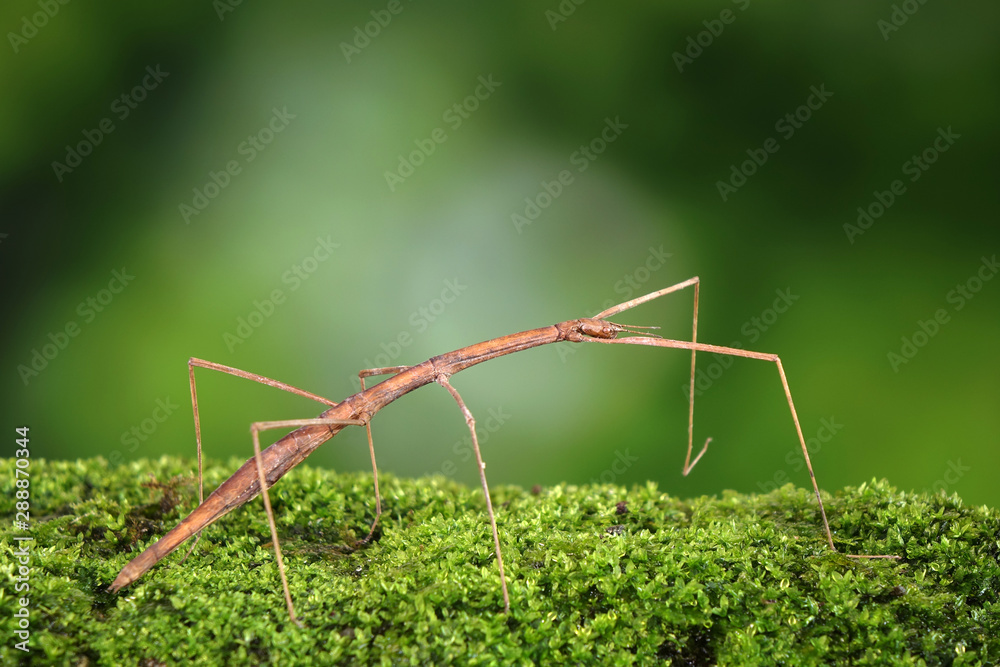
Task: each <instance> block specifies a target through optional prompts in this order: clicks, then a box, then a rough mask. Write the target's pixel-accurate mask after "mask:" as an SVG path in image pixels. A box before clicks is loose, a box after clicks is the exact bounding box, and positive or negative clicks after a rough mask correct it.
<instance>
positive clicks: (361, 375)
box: [357, 366, 410, 545]
mask: <svg viewBox="0 0 1000 667" xmlns="http://www.w3.org/2000/svg"><path fill="white" fill-rule="evenodd" d="M409 368H410V366H386V367H384V368H365V369H363V370H360V371H358V379H359V380H361V391H364V390H365V389H366V387H365V378H366V377H372V376H373V375H388V374H390V373H400V372H402V371H405V370H408V369H409ZM365 431H366V432H367V433H368V451H369V452H370V453H371V456H372V477H374V478H375V520H374V521H372V528H371V530H369V531H368V537H366V538H365V539H363V540H358V542H357V544H358V545H364V544H367V543H368V542H369V540H371V539H372V535H374V534H375V527H376V526H377V525H378V520H379V517H381V516H382V496H381V495H380V494H379V491H378V465H376V464H375V445H374V444H373V443H372V427H371V424H369V423H367V422H366V423H365Z"/></svg>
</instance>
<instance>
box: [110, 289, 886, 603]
mask: <svg viewBox="0 0 1000 667" xmlns="http://www.w3.org/2000/svg"><path fill="white" fill-rule="evenodd" d="M690 286H694V326H693V331H692V340H691V341H678V340H669V339H664V338H659V337H655V336H650V335H648V334H646V335H643V333H642V332H641V331H637V329H642V328H647V327H628V326H624V325H620V324H615V323H613V322H609V321H607V320H606V319H605V318H607V317H610V316H612V315H615V314H617V313H619V312H622V311H624V310H628V309H629V308H633V307H635V306H637V305H639V304H642V303H645V302H647V301H650V300H652V299H655V298H658V297H660V296H663V295H665V294H669V293H671V292H674V291H677V290H680V289H683V288H686V287H690ZM697 318H698V278H697V277H695V278H691V279H689V280H686V281H684V282H682V283H678V284H677V285H673V286H671V287H667V288H665V289H662V290H659V291H657V292H652V293H650V294H647V295H645V296H643V297H639V298H637V299H632V300H631V301H627V302H625V303H622V304H619V305H617V306H614V307H612V308H609V309H608V310H605V311H604V312H602V313H599V314H597V315H596V316H594V317H593V318H583V319H577V320H568V321H566V322H560V323H559V324H555V325H552V326H547V327H542V328H540V329H532V330H530V331H522V332H520V333H515V334H510V335H507V336H502V337H500V338H494V339H491V340H487V341H484V342H482V343H477V344H475V345H470V346H468V347H464V348H461V349H459V350H455V351H453V352H448V353H446V354H442V355H440V356H437V357H433V358H431V359H428V360H427V361H425V362H423V363H421V364H417V365H416V366H409V367H406V366H399V367H393V368H385V369H371V370H369V371H362V373H361V374H360V376H361V378H362V390H361V391H359V392H358V393H356V394H354V395H353V396H350V397H348V398H346V399H344V400H343V401H342V402H341V403H333V402H332V401H329V400H327V399H325V398H322V397H320V396H317V395H315V394H310V393H309V392H305V391H303V390H300V389H296V388H294V387H291V386H290V385H286V384H284V383H281V382H277V381H275V380H270V379H269V378H264V377H262V376H259V375H255V374H252V373H247V372H246V371H240V370H237V369H233V368H230V367H227V366H222V365H220V364H214V363H211V362H205V361H202V360H198V359H192V360H190V362H189V368H190V378H191V391H192V402H193V405H194V412H195V425H196V436H197V440H198V460H199V497H203V490H202V488H201V485H200V481H201V476H200V472H201V470H200V468H201V427H200V423H199V419H198V404H197V396H196V391H195V384H194V368H195V367H196V366H200V367H204V368H210V369H213V370H220V371H223V372H226V373H230V374H232V375H237V376H240V377H245V378H248V379H252V380H255V381H257V382H262V383H263V384H268V385H270V386H274V387H278V388H280V389H285V390H288V391H292V392H294V393H297V394H299V395H302V396H306V397H308V398H312V399H314V400H317V401H319V402H322V403H325V404H327V405H329V406H331V407H329V409H327V410H326V411H325V412H323V413H322V414H320V416H319V417H317V418H315V419H303V420H288V421H281V422H259V423H257V424H254V425H253V427H252V429H251V430H252V434H253V441H254V447H255V455H254V457H253V458H251V459H249V460H247V462H246V463H244V464H243V465H242V466H241V467H240V468H239V470H237V471H236V472H235V473H234V474H233V475H232V477H230V478H229V479H228V480H226V481H225V482H223V483H222V484H221V485H220V486H219V487H218V488H217V489H216V490H215V491H213V492H212V494H211V495H210V496H209V497H208V498H207V499H205V500H204V502H202V503H201V504H200V505H199V506H198V507H197V508H196V509H195V510H194V511H193V512H191V514H190V515H188V516H187V517H186V518H185V519H184V520H182V521H181V522H180V524H178V525H177V526H176V527H175V528H173V529H172V530H171V531H170V532H168V533H167V534H166V535H164V536H163V537H162V538H161V539H160V540H159V541H158V542H156V543H155V544H153V545H151V546H150V547H149V548H148V549H146V550H145V551H144V552H142V553H141V554H140V555H139V556H137V557H136V558H135V559H134V560H132V561H131V562H130V563H128V564H127V565H126V566H125V567H124V568H123V569H122V571H121V572H120V573H119V575H118V577H117V578H116V579H115V581H114V583H112V584H111V586H110V587H109V588H108V590H109V591H111V592H115V591H118V590H119V589H121V588H122V587H124V586H127V585H129V584H131V583H132V582H134V581H135V580H136V579H138V578H139V577H141V576H142V575H143V574H144V573H145V572H146V571H148V570H149V569H150V568H151V567H153V565H155V564H156V563H157V562H159V561H160V560H161V559H163V558H164V557H165V556H166V555H167V554H169V553H170V552H172V551H173V550H174V549H176V548H177V547H178V546H180V545H181V544H182V543H183V542H184V541H185V540H187V539H188V538H189V537H191V536H193V535H196V534H198V533H199V532H200V531H201V530H203V529H204V528H205V527H207V526H209V525H211V524H212V523H213V522H215V521H216V520H217V519H219V518H220V517H222V516H224V515H225V514H227V513H228V512H230V511H232V510H233V509H235V508H237V507H239V506H240V505H243V504H244V503H246V502H247V501H249V500H251V499H252V498H253V497H254V496H256V495H257V494H258V493H260V491H261V488H262V480H266V484H264V494H263V495H264V502H265V507H266V509H267V514H268V520H269V523H270V527H271V533H272V539H273V541H274V545H275V556H276V560H277V562H278V566H279V571H280V573H281V578H282V584H283V586H284V589H285V598H286V602H287V605H288V611H289V614H290V616H291V617H292V619H293V620H295V613H294V609H293V607H292V602H291V597H290V594H289V591H288V584H287V580H286V577H285V573H284V565H283V563H282V559H281V550H280V546H279V545H278V539H277V530H276V528H275V526H274V520H273V515H272V513H271V509H270V500H269V499H268V494H267V488H269V487H271V486H273V485H274V483H275V482H277V481H278V480H279V479H280V478H281V477H282V476H283V475H284V474H285V473H287V472H288V471H289V470H291V469H292V468H293V467H295V466H296V465H297V464H298V463H299V462H301V461H302V460H303V459H305V458H306V457H307V456H309V454H310V453H312V452H313V450H315V449H316V448H317V447H319V446H320V445H321V444H323V443H324V442H326V441H327V440H329V439H330V438H332V437H333V436H335V435H336V434H337V433H339V432H340V430H341V429H343V428H344V427H345V426H347V425H364V426H365V427H366V429H367V430H368V437H369V447H371V448H372V449H371V453H372V468H373V473H374V477H375V493H376V503H377V514H376V519H375V520H376V522H377V521H378V515H379V514H381V499H380V497H379V494H378V471H377V467H376V466H375V456H374V448H373V447H372V445H371V430H370V427H369V424H370V421H371V419H372V417H374V416H375V414H376V413H378V411H379V410H381V409H382V408H384V407H386V406H387V405H389V404H390V403H392V402H393V401H395V400H396V399H397V398H400V397H401V396H403V395H405V394H408V393H409V392H411V391H413V390H414V389H417V388H419V387H422V386H424V385H426V384H430V383H432V382H436V383H438V384H441V385H442V386H443V387H444V388H445V389H447V390H448V391H449V393H451V394H452V396H453V397H454V398H455V400H456V401H457V402H458V405H459V407H460V409H461V410H462V412H463V414H464V415H465V418H466V422H467V424H468V426H469V429H470V431H471V434H472V440H473V446H474V449H475V453H476V459H477V463H478V465H479V473H480V478H481V482H482V486H483V492H484V494H485V496H486V502H487V509H488V512H489V515H490V523H491V525H492V528H493V537H494V546H495V551H496V556H497V564H498V567H499V570H500V580H501V586H502V590H503V598H504V609H505V610H507V609H509V607H510V602H509V596H508V593H507V583H506V578H505V576H504V572H503V559H502V556H501V553H500V541H499V536H498V533H497V528H496V520H495V518H494V516H493V508H492V503H491V502H490V497H489V488H488V486H487V484H486V476H485V470H484V469H485V464H484V463H483V462H482V457H481V454H480V451H479V444H478V438H477V437H476V431H475V421H474V420H473V418H472V415H471V413H470V412H469V410H468V408H467V407H466V406H465V403H464V402H463V401H462V398H461V396H460V395H459V394H458V392H457V391H456V390H455V389H454V387H452V386H451V384H450V382H449V378H450V377H451V376H452V375H454V374H455V373H458V372H459V371H462V370H465V369H466V368H469V367H471V366H475V365H476V364H480V363H482V362H484V361H489V360H490V359H495V358H497V357H502V356H504V355H507V354H511V353H513V352H520V351H521V350H527V349H530V348H533V347H538V346H540V345H546V344H548V343H557V342H561V341H567V342H573V343H580V342H598V343H625V344H634V345H647V346H653V347H668V348H676V349H684V350H690V351H691V375H692V377H691V381H692V387H693V383H694V370H695V354H696V352H713V353H716V354H726V355H731V356H739V357H745V358H751V359H760V360H765V361H772V362H774V363H776V364H777V366H778V372H779V375H780V378H781V382H782V386H783V388H784V390H785V395H786V397H787V399H788V405H789V408H790V409H791V412H792V419H793V421H794V423H795V428H796V432H797V434H798V438H799V442H800V444H801V445H802V453H803V456H804V457H805V459H806V464H807V467H808V469H809V475H810V478H811V480H812V485H813V489H814V491H815V493H816V499H817V501H818V503H819V509H820V515H821V517H822V521H823V527H824V530H825V536H826V540H827V544H828V545H829V547H830V548H831V549H833V550H834V551H836V547H835V546H834V544H833V535H832V533H831V532H830V525H829V522H828V521H827V518H826V511H825V510H824V508H823V500H822V498H821V497H820V492H819V486H818V484H817V482H816V477H815V475H814V474H813V469H812V464H811V462H810V461H809V450H808V449H807V448H806V444H805V439H804V437H803V435H802V429H801V426H800V425H799V419H798V415H797V414H796V412H795V405H794V403H793V402H792V395H791V391H790V389H789V388H788V381H787V379H786V377H785V371H784V369H783V368H782V366H781V360H780V359H779V358H778V356H777V355H774V354H763V353H759V352H750V351H747V350H742V349H738V348H728V347H720V346H716V345H706V344H702V343H698V342H697V326H698V325H697V322H698V319H697ZM621 333H630V334H634V335H632V336H629V337H625V338H618V335H619V334H621ZM389 372H391V373H394V375H392V377H390V378H388V379H386V380H384V381H382V382H380V383H379V384H377V385H375V386H373V387H370V388H364V377H366V376H370V375H378V374H383V373H389ZM693 425H694V392H693V391H691V392H690V409H689V423H688V451H687V457H686V459H685V462H684V468H683V473H684V474H685V475H686V474H687V473H688V472H690V470H691V468H693V467H694V465H695V463H697V462H698V460H699V459H700V458H701V456H702V455H703V454H704V453H705V450H706V449H707V448H708V442H709V441H710V440H711V439H709V440H708V441H706V442H705V446H704V447H703V448H702V449H701V451H700V452H699V454H698V455H697V456H696V457H695V458H694V460H693V461H692V460H691V452H692V443H693V437H694V432H693ZM293 426H294V427H297V428H296V430H294V431H292V432H291V433H289V434H288V435H286V436H284V437H283V438H281V439H280V440H278V441H277V442H275V443H274V444H272V445H271V446H270V447H268V448H267V449H265V450H264V451H263V452H261V451H260V445H259V441H258V433H259V431H261V430H266V429H269V428H281V427H286V428H287V427H293ZM374 529H375V524H373V525H372V532H374ZM371 535H372V533H369V535H368V538H366V539H365V540H362V542H366V541H367V540H368V539H370V538H371ZM858 557H864V558H896V557H895V556H858Z"/></svg>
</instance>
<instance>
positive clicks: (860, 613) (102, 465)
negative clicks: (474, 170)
mask: <svg viewBox="0 0 1000 667" xmlns="http://www.w3.org/2000/svg"><path fill="white" fill-rule="evenodd" d="M236 463H238V462H230V463H229V464H228V465H217V466H210V467H209V468H207V469H206V487H207V488H214V485H215V484H218V483H219V482H221V481H222V480H223V479H225V477H226V476H227V475H228V473H229V472H231V471H232V470H234V469H235V468H236ZM192 469H193V465H192V463H191V462H190V461H187V460H181V459H175V458H163V459H160V460H156V461H152V460H143V461H136V462H134V463H131V464H129V465H126V466H121V467H117V468H112V467H109V465H108V464H107V462H105V461H104V460H103V459H99V458H98V459H91V460H84V461H75V462H64V461H44V460H39V459H32V461H31V467H30V475H31V476H30V481H31V486H30V491H31V496H30V500H29V502H30V517H31V527H30V530H29V531H28V532H27V533H25V532H24V531H22V530H17V529H15V528H13V526H12V524H11V522H10V521H7V522H5V524H4V525H3V527H2V529H0V540H2V542H3V548H4V552H5V557H4V559H3V568H4V578H5V580H6V581H5V586H4V595H3V597H2V599H0V628H2V635H3V637H4V638H5V640H4V642H3V645H2V647H0V662H2V663H3V664H16V663H17V662H18V661H19V660H20V661H25V662H28V661H30V662H31V663H32V664H71V665H78V664H180V663H189V662H190V663H193V664H206V665H209V664H227V663H228V664H247V663H250V664H253V663H271V664H313V663H315V664H330V663H338V662H339V663H344V664H385V665H397V664H414V665H418V664H432V663H433V664H447V663H461V664H483V665H489V664H525V665H528V664H551V663H555V662H559V661H561V662H569V663H576V664H594V663H598V664H605V665H631V664H639V665H643V664H674V665H713V664H720V665H744V664H746V665H755V664H789V665H792V664H794V665H811V664H817V665H821V664H822V665H827V664H844V665H847V664H851V665H925V664H926V665H986V664H997V663H998V662H1000V640H998V638H997V637H998V635H1000V606H998V602H997V594H998V590H1000V565H998V554H1000V513H998V512H997V511H996V510H994V509H989V508H986V507H979V508H973V507H966V506H964V505H963V504H962V502H961V500H960V499H959V498H958V497H956V496H944V495H937V496H927V495H917V494H913V493H905V492H900V491H897V490H896V489H894V488H892V487H891V486H889V485H888V484H887V483H885V482H872V483H870V484H864V485H861V486H860V487H857V488H847V489H844V490H843V491H840V492H837V493H836V494H832V495H828V496H826V497H825V498H824V501H825V502H826V503H828V504H827V512H828V513H829V515H830V520H831V527H832V529H833V531H834V536H835V540H836V541H837V544H838V548H839V549H841V551H843V552H844V553H887V554H897V555H900V556H902V559H901V560H857V559H851V558H847V557H845V556H844V555H842V554H839V553H834V552H831V551H830V550H829V549H828V548H827V546H826V544H825V541H824V539H823V536H822V532H821V526H820V523H819V513H818V511H817V507H816V504H815V498H813V497H812V495H811V493H809V492H807V491H805V490H803V489H795V488H793V487H791V486H786V487H784V488H781V489H778V490H776V491H774V492H772V493H769V494H766V495H749V496H747V495H739V494H734V493H725V494H723V496H722V498H721V499H720V498H709V497H702V498H696V499H692V500H679V499H676V498H672V497H670V496H669V495H667V494H664V493H662V492H661V491H659V490H658V489H657V488H656V486H655V485H653V484H647V485H646V486H642V487H634V488H631V489H626V488H623V487H618V486H612V485H606V486H571V485H567V486H563V485H560V486H556V487H551V488H543V489H540V490H539V489H536V490H535V492H531V491H525V490H522V489H520V488H516V487H497V488H496V489H495V490H494V492H493V493H494V504H495V506H496V508H497V520H498V523H499V525H500V532H501V542H502V545H503V553H504V561H505V565H506V568H507V578H508V585H509V587H510V595H511V612H510V614H506V615H505V614H503V613H501V611H502V608H503V601H502V597H501V592H500V585H499V577H498V574H497V570H496V565H495V559H494V556H493V545H492V538H491V535H490V529H489V525H488V523H487V520H486V515H485V508H484V503H483V500H482V497H481V494H480V492H479V491H478V490H476V489H470V488H467V487H464V486H461V485H458V484H455V483H453V482H451V481H448V480H447V479H445V478H442V477H428V478H423V479H416V480H405V479H398V478H395V477H393V476H391V475H383V476H382V477H381V478H380V482H381V484H380V486H381V490H382V493H383V505H384V513H383V515H382V521H381V524H380V527H379V529H378V531H377V532H376V536H375V539H374V541H373V542H372V543H371V544H370V545H369V546H366V547H364V548H361V549H355V548H353V545H354V544H355V541H356V539H357V538H358V537H363V536H364V535H366V534H367V530H368V526H369V524H370V522H371V520H372V518H373V516H374V512H373V509H374V500H373V494H372V488H371V477H370V475H363V474H335V473H333V472H332V471H326V470H318V469H315V468H309V467H305V466H300V467H299V468H297V469H295V470H293V471H292V472H291V473H290V474H289V475H288V476H287V477H286V478H285V479H283V480H282V481H281V482H279V483H278V485H277V486H276V487H275V489H274V490H273V492H272V496H271V498H272V502H273V503H274V507H275V513H276V518H277V522H278V531H279V535H280V537H281V539H282V551H283V554H284V556H285V562H286V566H287V569H288V575H289V580H290V585H291V590H292V597H293V600H294V602H295V605H296V611H297V613H298V615H299V616H300V617H301V619H302V620H303V622H304V626H305V627H304V628H299V627H296V626H295V625H293V624H292V623H290V622H289V620H288V615H287V612H286V610H285V605H284V601H283V598H282V594H281V583H280V579H279V578H278V570H277V566H276V564H275V560H274V551H273V548H272V546H271V540H270V534H269V530H268V527H267V522H266V519H265V517H264V513H263V508H262V504H261V502H260V501H259V500H255V501H253V502H252V503H250V504H249V505H248V506H245V507H242V508H239V509H237V510H235V511H234V512H233V513H231V514H230V515H229V516H227V517H224V518H223V519H222V520H220V521H219V522H218V523H217V524H215V525H214V526H212V527H210V528H209V529H207V530H206V531H205V534H204V536H203V538H202V540H201V542H200V543H199V544H198V547H197V548H196V549H195V551H194V553H193V554H192V555H191V556H190V557H189V558H188V559H187V560H186V561H185V562H183V563H182V562H181V559H182V558H183V556H184V553H185V552H186V545H185V547H182V548H181V549H178V551H177V552H175V553H174V554H171V555H170V556H168V557H167V558H166V559H165V560H164V561H163V562H161V563H160V564H158V565H157V566H156V567H154V568H153V569H152V570H151V571H150V572H148V573H147V574H146V575H145V576H143V577H142V578H141V579H140V580H139V581H137V582H136V583H134V584H133V585H132V586H130V587H128V588H126V589H124V590H123V591H122V592H121V593H119V594H117V595H111V594H108V593H106V592H105V591H104V589H105V588H106V587H107V586H108V584H109V583H110V582H111V581H112V580H113V579H114V577H115V575H116V574H117V573H118V571H119V570H120V569H121V568H122V567H123V566H124V565H125V564H126V563H127V562H128V561H129V560H130V559H131V558H132V557H134V556H135V555H136V554H138V553H139V552H140V551H141V550H142V549H144V548H145V547H146V546H148V545H149V544H151V543H152V542H153V541H154V540H156V539H157V538H158V537H159V536H160V535H162V534H163V533H164V532H165V531H166V530H168V529H170V528H171V527H173V526H174V525H175V524H176V523H177V522H178V521H179V520H180V519H181V518H182V517H183V516H185V515H186V514H187V513H188V512H189V511H190V510H191V509H192V508H193V506H194V503H193V500H194V499H195V498H196V496H197V489H196V484H195V482H194V480H193V479H192V478H191V476H190V473H191V470H192ZM14 475H15V473H14V465H13V461H12V460H11V459H5V460H3V461H2V462H0V485H2V486H3V493H2V496H0V505H2V506H3V508H4V513H3V515H4V516H6V517H9V518H10V519H13V517H14V512H15V507H14V502H15V488H14V479H15V477H14ZM24 535H31V536H32V537H33V538H34V540H33V541H32V542H28V543H24V542H16V541H15V540H14V537H15V536H24ZM23 544H28V545H29V546H28V552H29V553H30V556H29V557H28V558H30V572H29V574H28V580H27V582H26V583H28V585H29V586H30V590H28V591H27V592H24V591H22V592H15V584H16V583H24V582H23V581H22V582H18V580H17V579H16V577H17V576H18V567H19V564H18V562H17V560H16V558H14V557H12V556H11V555H10V554H12V553H13V552H14V551H16V550H18V549H20V548H21V546H22V545H23ZM22 597H27V598H28V600H27V601H28V606H27V609H28V624H29V632H30V638H29V640H28V646H29V648H30V650H31V652H30V653H27V654H25V653H23V652H22V651H20V650H18V649H17V648H15V644H16V643H17V642H18V641H19V639H18V638H17V636H16V635H15V630H16V629H17V628H18V621H19V620H20V619H19V618H17V617H16V616H15V614H16V613H17V611H18V609H19V608H20V604H19V599H20V598H22Z"/></svg>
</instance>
